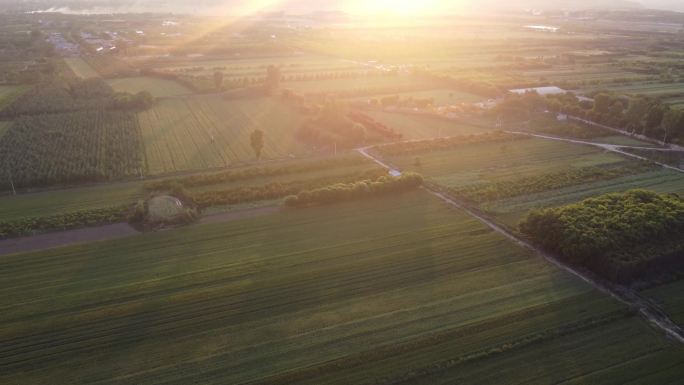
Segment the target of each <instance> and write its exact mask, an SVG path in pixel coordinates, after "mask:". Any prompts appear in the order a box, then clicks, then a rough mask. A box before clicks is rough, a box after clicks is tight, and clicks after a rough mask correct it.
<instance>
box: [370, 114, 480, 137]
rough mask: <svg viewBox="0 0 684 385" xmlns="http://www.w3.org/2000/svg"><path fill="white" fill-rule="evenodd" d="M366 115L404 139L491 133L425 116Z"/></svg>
mask: <svg viewBox="0 0 684 385" xmlns="http://www.w3.org/2000/svg"><path fill="white" fill-rule="evenodd" d="M366 114H367V115H368V116H370V117H372V118H373V119H375V120H377V121H379V122H381V123H384V124H385V125H387V126H389V127H391V128H392V129H394V130H395V131H397V132H398V133H401V134H403V135H404V139H430V138H436V137H444V136H456V135H468V134H479V133H483V132H487V131H491V130H490V129H487V128H483V127H477V126H472V125H468V124H465V123H460V122H455V121H451V120H448V119H444V118H439V117H433V116H426V115H412V114H404V113H398V112H385V111H368V112H367V113H366Z"/></svg>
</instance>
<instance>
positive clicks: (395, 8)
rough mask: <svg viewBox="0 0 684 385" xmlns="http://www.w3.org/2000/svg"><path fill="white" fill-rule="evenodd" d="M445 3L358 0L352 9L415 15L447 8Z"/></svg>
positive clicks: (367, 12)
mask: <svg viewBox="0 0 684 385" xmlns="http://www.w3.org/2000/svg"><path fill="white" fill-rule="evenodd" d="M444 3H445V2H444V1H439V0H365V1H364V0H356V1H354V3H353V4H352V5H351V7H350V11H351V12H353V13H361V14H380V15H386V16H413V15H422V14H432V13H437V12H439V11H440V10H443V9H445V8H446V6H445V5H444ZM449 3H452V2H449ZM450 6H453V4H450Z"/></svg>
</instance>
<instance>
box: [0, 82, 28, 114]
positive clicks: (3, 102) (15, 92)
mask: <svg viewBox="0 0 684 385" xmlns="http://www.w3.org/2000/svg"><path fill="white" fill-rule="evenodd" d="M30 88H31V87H28V86H0V110H3V109H4V108H5V107H7V106H9V105H10V104H11V103H12V102H13V101H14V100H15V99H16V98H18V97H19V96H21V95H22V94H23V93H24V92H26V91H28V90H29V89H30Z"/></svg>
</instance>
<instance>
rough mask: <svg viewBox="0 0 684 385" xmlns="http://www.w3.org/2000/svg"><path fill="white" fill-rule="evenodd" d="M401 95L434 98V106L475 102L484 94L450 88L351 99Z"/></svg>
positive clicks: (359, 99)
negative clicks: (479, 94)
mask: <svg viewBox="0 0 684 385" xmlns="http://www.w3.org/2000/svg"><path fill="white" fill-rule="evenodd" d="M395 95H396V96H399V97H400V98H402V99H406V98H409V97H412V98H414V99H429V98H431V99H434V104H433V105H434V106H435V107H441V106H449V105H453V104H460V103H474V102H480V101H482V100H483V99H485V98H483V97H482V96H478V95H473V94H470V93H467V92H462V91H456V90H449V89H437V90H430V91H416V92H398V93H394V94H387V95H373V96H359V97H354V98H350V99H349V100H355V101H362V102H368V101H370V100H372V99H382V97H383V96H395Z"/></svg>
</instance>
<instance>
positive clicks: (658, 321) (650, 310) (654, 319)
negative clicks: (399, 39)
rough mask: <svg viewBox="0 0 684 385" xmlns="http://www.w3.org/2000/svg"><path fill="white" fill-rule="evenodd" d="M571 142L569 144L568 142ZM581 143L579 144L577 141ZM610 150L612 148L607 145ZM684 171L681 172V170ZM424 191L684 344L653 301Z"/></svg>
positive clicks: (363, 151)
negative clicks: (579, 280)
mask: <svg viewBox="0 0 684 385" xmlns="http://www.w3.org/2000/svg"><path fill="white" fill-rule="evenodd" d="M570 141H572V140H570ZM580 142H581V141H580ZM609 146H612V145H609ZM371 148H372V146H371V147H364V148H359V149H357V151H358V152H359V153H360V154H361V155H363V156H365V157H367V158H369V159H372V160H373V161H375V162H376V163H377V164H378V165H380V166H382V167H384V168H385V169H387V170H390V171H392V170H395V171H396V169H395V168H393V167H390V166H389V165H388V164H386V163H385V162H383V161H382V160H381V159H379V158H378V157H376V156H374V155H372V154H371V153H369V151H368V150H370V149H371ZM682 171H684V170H682ZM422 188H423V189H424V190H426V191H427V192H428V193H430V194H432V195H433V196H435V197H437V198H438V199H440V200H441V201H443V202H444V203H446V204H448V205H449V206H452V207H455V208H457V209H459V210H462V211H464V212H465V213H467V214H468V215H470V216H472V217H474V218H475V219H477V220H479V221H480V222H482V223H484V224H485V225H486V226H487V227H489V228H490V229H492V230H493V231H495V232H497V233H499V234H501V235H503V236H505V237H506V238H508V239H510V240H511V241H513V242H515V243H516V244H518V245H520V246H522V247H525V248H527V249H530V250H532V251H533V252H534V253H536V254H537V255H539V256H541V257H542V258H544V259H545V260H546V261H548V262H549V263H551V264H553V265H554V266H556V267H558V268H560V269H562V270H564V271H566V272H568V273H570V274H572V275H574V276H576V277H578V278H580V279H581V280H583V281H585V282H587V283H589V284H590V285H592V286H593V287H595V288H596V289H598V290H599V291H601V292H603V293H606V294H608V295H610V296H611V297H613V298H615V299H617V300H618V301H620V302H622V303H624V304H626V305H628V306H630V307H632V308H634V309H636V310H637V311H638V312H639V314H640V315H641V316H642V317H643V318H644V319H646V321H648V322H649V323H650V324H651V325H653V326H654V327H656V328H658V329H660V330H662V331H663V332H664V333H665V334H666V335H667V336H669V337H670V338H672V339H674V340H675V341H678V342H680V343H684V330H682V328H680V327H679V326H678V325H677V324H675V323H674V322H673V321H672V320H671V319H670V318H669V316H668V315H667V314H666V313H665V312H664V311H662V310H661V309H660V308H659V307H658V306H657V305H656V304H654V303H653V302H652V301H650V300H648V299H645V298H643V297H641V296H640V295H639V294H638V293H637V292H636V291H634V290H631V289H629V288H626V287H623V286H619V285H614V284H612V283H609V282H607V281H604V280H602V279H599V278H597V277H595V276H593V274H591V273H589V272H586V271H580V270H577V269H575V268H572V267H570V266H568V265H566V264H564V263H563V262H561V261H560V260H558V259H557V258H556V257H554V256H553V255H550V254H548V253H546V252H544V251H542V250H540V249H538V248H537V247H535V246H534V245H532V244H531V243H529V242H527V241H526V240H524V239H522V238H519V237H518V236H516V235H515V234H513V233H512V232H510V231H509V230H507V229H505V228H503V227H501V226H499V225H497V224H496V223H494V221H492V220H491V219H489V218H487V217H486V216H485V215H484V214H482V213H480V212H478V211H477V210H475V209H472V208H470V207H468V206H467V205H465V204H463V203H461V202H458V201H456V200H455V199H453V198H451V197H449V196H447V195H445V194H443V193H442V192H440V191H439V190H438V189H437V188H435V187H434V186H430V185H429V184H426V185H424V186H423V187H422Z"/></svg>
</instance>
